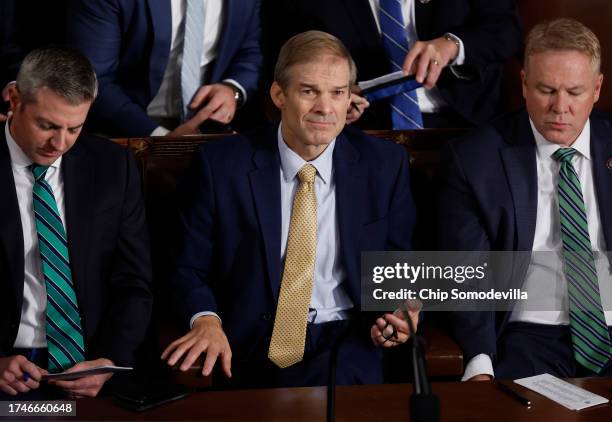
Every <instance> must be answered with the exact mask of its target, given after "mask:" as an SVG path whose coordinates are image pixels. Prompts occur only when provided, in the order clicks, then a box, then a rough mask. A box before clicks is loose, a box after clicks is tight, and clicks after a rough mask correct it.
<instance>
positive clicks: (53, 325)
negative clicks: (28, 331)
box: [30, 164, 85, 372]
mask: <svg viewBox="0 0 612 422" xmlns="http://www.w3.org/2000/svg"><path fill="white" fill-rule="evenodd" d="M48 168H49V167H48V166H40V165H38V164H32V165H31V166H30V170H31V171H32V174H33V175H34V188H33V206H34V216H35V219H36V232H37V234H38V247H39V250H40V261H41V264H42V273H43V276H44V278H45V285H46V288H47V321H46V324H45V328H46V331H47V348H48V355H49V363H48V370H49V372H59V371H63V370H65V369H67V368H70V367H72V366H74V365H75V364H76V363H78V362H82V361H84V360H85V344H84V342H83V330H82V327H81V317H80V315H79V308H78V304H77V298H76V293H75V291H74V285H73V283H72V271H71V270H70V260H69V256H68V242H67V239H66V231H65V230H64V225H63V224H62V220H61V218H60V214H59V212H58V209H57V203H56V202H55V197H54V196H53V190H52V189H51V186H50V185H49V183H47V181H46V180H45V175H46V174H47V169H48Z"/></svg>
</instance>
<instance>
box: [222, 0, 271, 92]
mask: <svg viewBox="0 0 612 422" xmlns="http://www.w3.org/2000/svg"><path fill="white" fill-rule="evenodd" d="M260 9H261V2H260V1H259V0H257V2H256V4H255V7H254V8H253V13H252V15H251V16H250V17H249V18H248V22H249V26H248V28H247V29H246V30H245V31H244V32H243V33H244V39H243V40H241V42H240V48H239V50H238V51H237V52H236V54H234V57H233V58H232V60H231V62H230V64H229V66H228V68H227V70H226V71H225V73H224V76H223V77H224V78H225V79H234V80H235V81H236V82H238V83H240V85H242V87H243V88H244V89H245V90H246V91H247V95H248V96H252V95H253V94H255V92H256V91H257V90H258V88H259V79H260V77H261V72H262V66H263V56H262V53H261V17H260V13H261V11H260ZM237 12H239V11H234V13H237Z"/></svg>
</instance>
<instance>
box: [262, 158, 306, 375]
mask: <svg viewBox="0 0 612 422" xmlns="http://www.w3.org/2000/svg"><path fill="white" fill-rule="evenodd" d="M316 175H317V169H316V168H315V167H314V166H313V165H311V164H306V165H305V166H304V167H302V168H301V169H300V171H299V172H298V177H299V179H300V186H299V187H298V190H297V192H296V194H295V198H294V199H293V208H292V210H291V221H290V223H289V236H288V239H287V254H286V256H285V270H284V271H283V280H282V282H281V288H280V293H279V296H278V305H277V307H276V317H275V318H274V330H273V331H272V339H271V341H270V349H269V350H268V358H270V360H271V361H272V362H274V363H275V364H276V365H278V366H279V367H281V368H286V367H288V366H291V365H293V364H295V363H297V362H299V361H301V360H302V359H303V358H304V344H305V340H306V323H307V322H308V307H309V305H310V297H311V295H312V286H313V283H314V266H315V253H316V247H317V197H316V196H315V186H314V181H315V176H316Z"/></svg>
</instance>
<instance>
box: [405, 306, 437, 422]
mask: <svg viewBox="0 0 612 422" xmlns="http://www.w3.org/2000/svg"><path fill="white" fill-rule="evenodd" d="M402 314H403V315H404V319H405V320H406V322H407V323H408V330H409V331H410V340H411V360H412V370H413V374H414V392H413V393H412V395H411V396H410V420H411V421H412V422H424V421H427V422H438V421H439V420H440V399H439V398H438V396H436V395H435V394H433V393H432V392H431V384H430V382H429V377H428V376H427V369H426V367H425V357H424V355H423V349H422V347H421V341H420V338H419V336H418V335H417V333H416V329H415V328H414V325H413V324H412V319H411V318H410V315H409V314H408V304H406V305H405V306H404V308H403V309H402Z"/></svg>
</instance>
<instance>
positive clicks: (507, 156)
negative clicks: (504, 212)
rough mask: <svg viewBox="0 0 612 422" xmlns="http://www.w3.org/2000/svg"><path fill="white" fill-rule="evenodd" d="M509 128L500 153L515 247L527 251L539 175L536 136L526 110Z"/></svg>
mask: <svg viewBox="0 0 612 422" xmlns="http://www.w3.org/2000/svg"><path fill="white" fill-rule="evenodd" d="M508 130H509V132H506V134H507V135H508V137H507V139H506V141H507V142H508V143H509V144H510V145H509V146H508V147H506V148H504V149H502V150H501V156H502V162H503V164H504V170H505V172H506V180H507V181H508V184H509V186H510V192H511V193H512V202H513V204H514V214H515V220H516V236H517V240H516V250H519V251H529V250H531V248H532V247H533V237H534V233H535V223H536V215H537V206H538V203H537V202H538V191H537V186H538V183H537V180H538V175H537V170H536V156H535V140H534V138H533V132H532V131H531V127H530V125H529V119H528V118H527V113H526V112H525V113H521V115H520V117H519V121H518V124H517V125H515V127H514V128H510V129H508Z"/></svg>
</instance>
